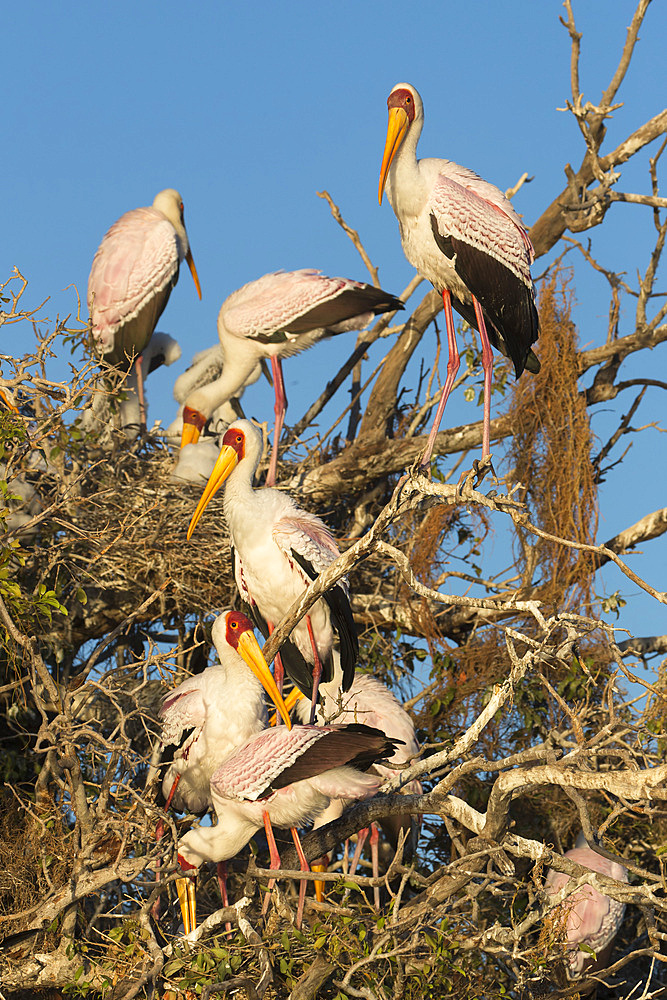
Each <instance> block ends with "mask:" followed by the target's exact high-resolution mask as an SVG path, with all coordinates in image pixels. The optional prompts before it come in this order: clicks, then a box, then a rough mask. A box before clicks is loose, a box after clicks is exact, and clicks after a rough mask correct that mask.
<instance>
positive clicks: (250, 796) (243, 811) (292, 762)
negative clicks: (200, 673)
mask: <svg viewBox="0 0 667 1000" xmlns="http://www.w3.org/2000/svg"><path fill="white" fill-rule="evenodd" d="M229 696H230V698H231V697H233V693H232V692H230V694H229ZM394 747H395V741H394V740H390V739H388V738H387V737H386V736H385V735H384V733H381V732H379V731H378V730H377V729H371V728H370V727H368V726H363V725H348V726H293V727H292V729H291V730H287V729H286V728H285V727H284V726H280V727H278V728H275V729H265V730H264V732H262V733H260V734H259V735H258V736H254V737H253V738H252V739H250V740H248V742H247V743H245V744H244V746H242V747H240V748H239V749H238V750H236V751H235V752H234V753H233V754H232V755H231V756H230V757H228V758H227V760H226V761H225V762H224V763H223V764H222V765H221V766H220V767H219V768H218V769H217V771H216V772H215V774H214V775H213V777H212V779H211V797H212V799H213V805H214V807H215V812H216V815H217V817H218V822H217V824H216V825H215V826H212V827H211V826H209V827H204V826H199V827H195V828H193V829H192V830H190V831H189V832H188V833H186V834H185V836H184V837H182V838H181V840H180V841H179V845H178V859H179V864H180V866H181V868H182V869H183V871H184V872H186V873H189V872H191V871H192V870H193V869H196V868H198V867H199V865H200V864H202V862H204V861H217V862H219V861H224V860H226V859H227V858H231V857H233V856H234V855H235V854H237V853H238V852H239V851H240V850H241V848H242V847H244V846H245V844H247V843H248V841H249V840H250V838H251V837H252V836H253V835H254V834H255V833H256V831H257V830H260V829H261V828H262V826H264V828H265V830H266V834H267V840H268V843H269V847H270V852H271V867H272V868H279V867H280V857H279V855H278V851H277V848H276V845H275V840H274V838H273V834H272V829H271V828H272V825H275V826H279V827H289V828H290V829H291V831H292V836H293V838H294V843H295V846H296V848H297V852H298V853H299V858H300V864H301V870H302V871H308V862H307V861H306V858H305V855H304V853H303V850H302V849H301V845H300V842H299V837H298V834H297V832H296V828H297V827H299V826H303V825H304V824H305V823H309V822H310V821H311V820H312V819H314V818H315V817H316V816H317V815H318V814H319V813H320V812H322V811H323V810H324V809H326V808H327V806H328V805H329V802H330V800H331V799H335V798H345V799H347V800H357V799H364V798H368V797H369V796H371V795H374V794H375V793H376V792H377V791H378V788H379V787H380V783H381V779H380V777H379V776H378V775H373V774H365V773H363V772H365V771H366V770H367V769H368V768H369V767H371V766H372V765H373V764H374V763H375V762H376V761H378V760H381V759H383V758H385V757H386V756H388V755H391V754H392V753H393V752H394ZM305 888H306V886H305V881H302V887H301V891H300V893H299V908H298V911H297V926H298V925H300V922H301V913H302V909H303V899H304V896H305ZM179 892H180V893H181V911H182V913H183V925H184V928H185V932H186V934H188V933H189V932H190V930H191V929H192V927H193V926H194V924H195V912H194V886H193V884H192V882H191V879H190V878H185V879H183V880H181V881H180V887H179Z"/></svg>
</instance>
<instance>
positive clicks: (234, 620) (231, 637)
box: [226, 611, 252, 649]
mask: <svg viewBox="0 0 667 1000" xmlns="http://www.w3.org/2000/svg"><path fill="white" fill-rule="evenodd" d="M243 632H252V625H251V623H250V622H249V620H248V619H247V618H246V616H245V615H242V614H241V612H240V611H230V612H229V614H228V615H227V630H226V638H227V642H228V643H229V645H230V646H231V647H232V649H238V645H239V637H240V636H241V635H242V633H243Z"/></svg>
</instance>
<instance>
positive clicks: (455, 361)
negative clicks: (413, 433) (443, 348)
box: [419, 289, 488, 468]
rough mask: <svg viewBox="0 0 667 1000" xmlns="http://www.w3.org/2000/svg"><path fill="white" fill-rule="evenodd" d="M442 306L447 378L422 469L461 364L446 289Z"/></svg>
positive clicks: (450, 302) (450, 300)
mask: <svg viewBox="0 0 667 1000" xmlns="http://www.w3.org/2000/svg"><path fill="white" fill-rule="evenodd" d="M442 304H443V306H444V308H445V327H446V329H447V351H448V354H449V360H448V361H447V378H446V379H445V384H444V385H443V387H442V393H441V394H440V402H439V403H438V409H437V411H436V414H435V419H434V421H433V426H432V427H431V433H430V434H429V436H428V441H427V442H426V448H425V450H424V454H423V455H422V458H421V462H420V463H419V464H420V466H421V467H422V468H427V467H428V465H429V464H430V461H431V455H432V454H433V446H434V445H435V439H436V436H437V433H438V428H439V427H440V421H441V420H442V415H443V413H444V412H445V406H446V405H447V400H448V399H449V394H450V392H451V391H452V386H453V385H454V380H455V378H456V375H457V372H458V370H459V366H460V364H461V359H460V358H459V349H458V347H457V346H456V333H455V331H454V316H453V314H452V297H451V295H450V294H449V292H448V291H447V289H445V290H444V292H443V293H442ZM487 339H488V338H487Z"/></svg>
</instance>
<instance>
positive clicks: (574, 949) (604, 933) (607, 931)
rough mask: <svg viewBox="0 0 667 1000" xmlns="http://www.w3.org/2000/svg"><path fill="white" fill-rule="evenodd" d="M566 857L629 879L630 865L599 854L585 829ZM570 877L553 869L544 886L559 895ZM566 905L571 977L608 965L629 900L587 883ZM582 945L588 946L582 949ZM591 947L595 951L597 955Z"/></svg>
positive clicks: (552, 893) (591, 868) (552, 894)
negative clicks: (619, 899)
mask: <svg viewBox="0 0 667 1000" xmlns="http://www.w3.org/2000/svg"><path fill="white" fill-rule="evenodd" d="M565 857H566V858H568V860H569V861H575V862H576V863H577V864H578V865H582V867H584V868H590V870H591V871H593V872H599V873H600V874H601V875H608V876H609V877H610V878H615V879H617V880H618V881H619V882H627V881H628V872H627V869H626V868H625V867H624V866H623V865H622V864H620V863H619V862H618V861H611V860H610V859H609V858H604V857H602V855H600V854H597V853H596V852H595V851H594V850H593V849H592V848H590V847H589V846H588V844H587V842H586V838H585V837H584V834H583V832H582V833H580V834H579V836H578V838H577V842H576V844H575V846H574V847H573V848H572V850H570V851H566V852H565ZM569 881H570V876H569V875H566V874H565V873H564V872H555V871H553V869H549V872H548V873H547V878H546V882H545V885H544V888H545V890H546V891H547V892H548V893H549V895H550V896H555V895H556V893H557V892H560V890H561V889H563V888H564V887H565V886H566V885H567V883H568V882H569ZM562 906H563V907H564V909H565V911H566V913H567V921H566V932H567V955H568V967H567V975H568V979H577V978H579V977H580V976H582V975H585V974H586V973H587V972H595V971H597V970H599V969H604V968H605V966H606V964H607V963H608V961H609V958H610V955H611V949H612V947H613V943H614V938H615V937H616V935H617V934H618V932H619V930H620V927H621V924H622V923H623V917H624V914H625V903H619V902H618V900H616V899H612V898H611V896H605V895H604V893H602V892H600V891H599V889H595V888H593V886H592V885H588V884H585V885H583V886H582V887H581V888H580V889H577V891H576V892H574V893H572V895H571V896H568V897H567V899H565V900H564V901H563V903H562ZM581 945H584V946H585V948H586V949H588V950H582V948H581V947H580V946H581ZM591 951H593V952H595V955H594V956H593V955H591Z"/></svg>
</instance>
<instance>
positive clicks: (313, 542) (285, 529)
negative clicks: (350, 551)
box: [272, 511, 347, 587]
mask: <svg viewBox="0 0 667 1000" xmlns="http://www.w3.org/2000/svg"><path fill="white" fill-rule="evenodd" d="M272 535H273V540H274V541H275V543H276V545H277V546H278V548H279V549H280V550H281V551H282V552H284V554H285V556H286V557H287V558H288V559H290V560H291V556H292V552H297V553H298V554H299V555H300V556H302V557H303V558H304V559H306V560H307V561H308V562H309V563H310V564H311V565H312V567H313V570H314V571H315V573H316V574H318V573H321V572H322V571H323V570H325V569H326V568H327V566H329V565H331V563H332V562H333V561H334V559H336V558H337V557H338V556H339V555H340V550H339V548H338V546H337V545H336V542H335V540H334V537H333V535H332V534H331V532H330V531H329V529H328V528H327V526H326V525H325V524H324V522H323V521H321V520H320V519H319V517H317V516H316V515H315V514H309V513H308V512H307V511H299V512H298V513H296V512H295V513H294V514H293V515H287V516H285V517H281V518H280V520H279V521H276V523H275V524H274V526H273V530H272ZM297 569H299V572H302V571H301V570H300V568H299V567H297ZM304 581H305V582H306V583H309V582H310V581H309V580H308V579H307V578H306V576H305V574H304ZM340 582H341V583H342V584H343V586H345V587H346V586H347V580H341V581H340Z"/></svg>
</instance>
